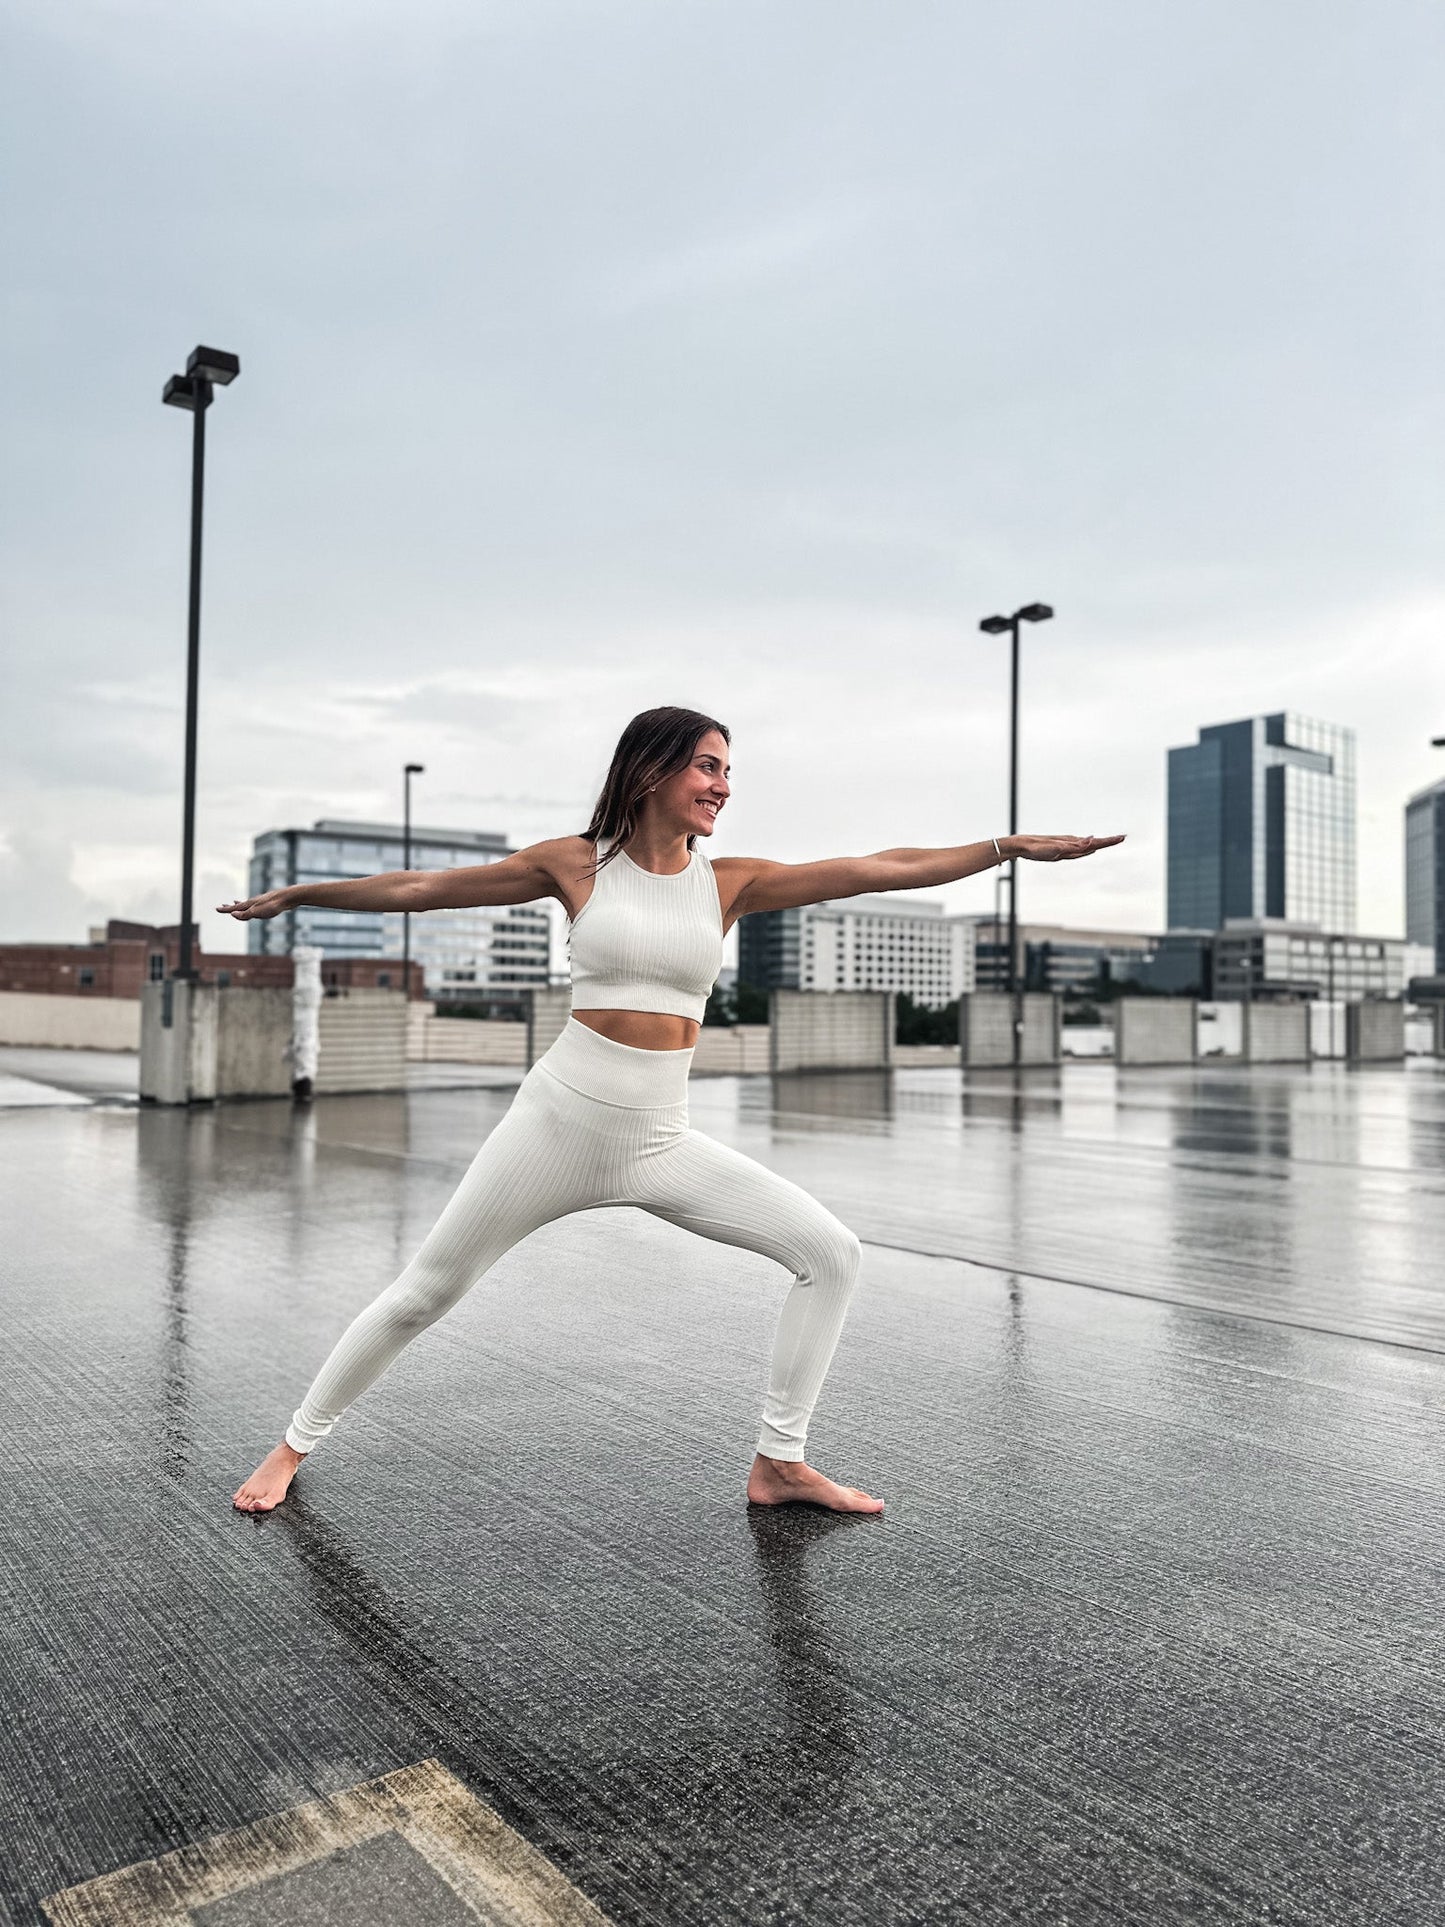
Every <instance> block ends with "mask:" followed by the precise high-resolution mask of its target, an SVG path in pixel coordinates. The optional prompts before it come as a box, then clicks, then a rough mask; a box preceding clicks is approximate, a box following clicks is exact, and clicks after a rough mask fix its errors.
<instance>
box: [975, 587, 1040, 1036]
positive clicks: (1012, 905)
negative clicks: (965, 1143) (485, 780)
mask: <svg viewBox="0 0 1445 1927" xmlns="http://www.w3.org/2000/svg"><path fill="white" fill-rule="evenodd" d="M1053 613H1054V612H1053V610H1052V609H1051V608H1050V607H1049V605H1048V603H1047V602H1026V603H1025V604H1024V606H1023V608H1022V609H1015V610H1014V612H1013V614H1012V615H1011V616H985V617H984V619H983V621H982V622H981V623H980V624H979V625H978V626H979V628H980V629H982V630H983V632H984V633H985V635H990V636H1001V635H1002V634H1003V633H1004V631H1005V630H1007V631H1008V633H1009V636H1010V637H1011V639H1012V646H1011V648H1010V651H1009V728H1008V833H1009V835H1010V836H1017V835H1018V833H1019V624H1020V623H1021V622H1047V621H1048V620H1049V619H1050V617H1051V616H1052V615H1053ZM1018 870H1019V865H1018V858H1017V857H1014V856H1011V857H1010V858H1009V865H1008V977H1009V989H1010V990H1011V991H1012V992H1013V1000H1014V1021H1013V1032H1014V1051H1013V1057H1014V1067H1015V1069H1017V1067H1018V1065H1019V1063H1020V1062H1021V1061H1022V1058H1023V1047H1024V999H1023V980H1022V973H1021V972H1020V970H1019V876H1018Z"/></svg>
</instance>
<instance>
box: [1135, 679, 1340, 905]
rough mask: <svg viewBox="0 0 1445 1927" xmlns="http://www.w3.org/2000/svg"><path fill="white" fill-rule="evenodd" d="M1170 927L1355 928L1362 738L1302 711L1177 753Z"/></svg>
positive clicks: (1204, 739) (1213, 732) (1203, 733)
mask: <svg viewBox="0 0 1445 1927" xmlns="http://www.w3.org/2000/svg"><path fill="white" fill-rule="evenodd" d="M1168 862H1169V885H1168V896H1169V927H1170V929H1171V930H1218V929H1220V928H1221V926H1222V925H1223V924H1224V923H1225V921H1226V919H1228V918H1231V917H1275V918H1280V917H1282V918H1285V919H1287V920H1288V921H1289V922H1291V923H1317V924H1319V925H1320V926H1321V927H1322V928H1323V929H1326V930H1334V931H1351V930H1353V929H1354V928H1355V733H1354V731H1353V730H1351V729H1345V728H1343V727H1342V726H1341V725H1339V724H1337V723H1322V722H1317V721H1315V720H1314V719H1313V718H1311V717H1308V716H1298V715H1296V714H1295V713H1294V712H1293V711H1292V710H1285V711H1281V712H1280V713H1279V714H1277V715H1273V716H1252V717H1248V718H1246V719H1245V720H1244V721H1243V722H1237V723H1215V724H1212V725H1211V726H1210V727H1209V728H1207V729H1201V730H1200V732H1199V741H1198V742H1197V743H1194V744H1190V745H1188V746H1187V747H1184V748H1180V749H1171V750H1170V752H1169V857H1168Z"/></svg>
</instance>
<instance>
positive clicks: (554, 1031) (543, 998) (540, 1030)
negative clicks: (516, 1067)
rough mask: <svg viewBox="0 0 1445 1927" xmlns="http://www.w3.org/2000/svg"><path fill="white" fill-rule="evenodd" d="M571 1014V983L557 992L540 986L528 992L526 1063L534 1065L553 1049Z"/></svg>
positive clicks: (560, 987)
mask: <svg viewBox="0 0 1445 1927" xmlns="http://www.w3.org/2000/svg"><path fill="white" fill-rule="evenodd" d="M571 1015H572V987H571V985H570V984H565V985H561V986H559V987H558V988H557V989H543V988H541V987H540V986H538V987H537V988H535V989H532V990H529V991H528V992H527V1062H528V1063H529V1064H535V1063H536V1061H537V1059H538V1058H539V1057H541V1056H543V1055H544V1054H545V1053H546V1052H547V1051H549V1050H551V1048H552V1046H553V1045H554V1044H555V1043H556V1041H557V1039H558V1038H559V1037H560V1036H561V1035H562V1032H563V1031H564V1030H565V1029H566V1027H567V1019H568V1018H569V1017H570V1016H571Z"/></svg>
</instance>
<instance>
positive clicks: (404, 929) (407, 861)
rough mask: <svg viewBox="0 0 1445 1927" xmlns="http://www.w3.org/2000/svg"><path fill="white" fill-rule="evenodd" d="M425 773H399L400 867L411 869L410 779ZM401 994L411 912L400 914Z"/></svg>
mask: <svg viewBox="0 0 1445 1927" xmlns="http://www.w3.org/2000/svg"><path fill="white" fill-rule="evenodd" d="M425 772H426V765H425V764H424V763H407V764H406V765H405V766H404V767H403V769H402V773H401V789H402V805H401V867H402V869H403V870H409V869H410V868H411V779H412V777H413V776H422V775H424V774H425ZM401 994H402V996H403V997H405V998H406V999H408V1007H410V1006H409V1000H410V998H411V912H410V910H403V911H402V913H401ZM408 1021H410V1020H408Z"/></svg>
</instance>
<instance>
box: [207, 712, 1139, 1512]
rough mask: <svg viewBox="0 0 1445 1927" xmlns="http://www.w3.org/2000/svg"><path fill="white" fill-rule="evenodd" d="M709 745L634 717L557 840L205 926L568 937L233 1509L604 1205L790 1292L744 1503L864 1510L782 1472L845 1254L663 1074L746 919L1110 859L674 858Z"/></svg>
mask: <svg viewBox="0 0 1445 1927" xmlns="http://www.w3.org/2000/svg"><path fill="white" fill-rule="evenodd" d="M730 741H731V738H730V736H729V734H728V731H727V730H726V729H725V728H724V727H723V725H722V724H721V723H719V722H714V721H713V719H712V718H711V717H709V716H701V715H699V714H698V713H697V712H696V711H695V710H691V709H672V708H666V709H649V710H646V711H645V712H644V713H643V714H642V715H640V716H634V717H633V719H632V721H631V722H630V723H629V724H628V725H627V728H626V729H625V730H624V731H623V732H622V737H621V740H620V741H619V742H618V745H617V750H616V753H615V755H614V756H613V758H612V767H611V769H610V770H609V771H608V773H607V781H606V783H605V785H604V786H603V790H602V794H601V796H600V797H599V799H598V802H597V807H596V809H595V810H594V811H593V814H592V821H591V822H590V823H589V824H588V826H587V829H586V831H585V833H584V834H583V835H581V836H560V837H556V838H554V839H553V840H552V841H551V842H548V843H535V844H533V845H532V847H531V848H530V849H526V850H518V851H517V852H515V854H514V855H512V856H509V857H506V858H504V859H503V860H502V861H501V862H498V863H487V864H482V865H479V866H477V867H476V868H471V869H459V870H433V871H416V870H398V871H392V872H389V873H388V874H386V875H384V876H375V877H362V878H360V879H358V880H357V881H354V882H339V883H320V884H295V885H292V886H291V887H289V888H287V889H284V890H270V891H267V892H266V894H265V895H264V896H259V897H251V898H249V899H247V900H246V901H245V902H241V903H230V904H221V905H220V906H218V907H219V908H220V909H221V910H223V911H225V912H228V913H229V914H230V915H231V916H233V917H236V918H237V919H239V920H240V921H242V922H244V921H246V920H248V919H249V918H252V917H274V916H279V915H280V913H281V912H282V911H283V910H289V909H293V908H295V907H296V906H297V905H298V904H323V905H329V906H330V907H331V908H333V909H338V910H411V911H417V910H438V909H455V908H462V907H465V906H470V905H479V904H505V903H532V902H535V901H537V900H538V899H539V898H542V897H555V898H556V899H557V900H558V902H559V903H560V904H561V905H562V907H563V909H564V910H565V911H566V913H567V917H568V920H569V926H570V927H569V935H568V945H569V950H570V954H571V962H572V1016H571V1018H570V1019H569V1020H568V1023H567V1025H566V1027H565V1029H564V1030H563V1032H562V1034H561V1036H560V1037H559V1038H558V1040H557V1042H556V1043H555V1044H554V1045H553V1046H552V1048H551V1049H550V1050H549V1051H547V1052H546V1054H545V1055H544V1056H543V1057H541V1058H540V1059H539V1060H538V1061H537V1063H535V1064H534V1065H533V1066H532V1068H531V1070H530V1071H528V1073H527V1075H526V1077H525V1078H524V1079H523V1080H522V1084H521V1087H520V1089H519V1090H518V1092H517V1095H516V1097H515V1098H514V1099H513V1101H512V1104H511V1107H510V1109H509V1110H508V1112H507V1115H506V1116H505V1117H504V1118H503V1119H502V1121H501V1123H500V1124H498V1125H497V1127H496V1128H495V1130H494V1131H493V1132H492V1134H491V1136H490V1137H489V1138H488V1139H487V1140H486V1142H485V1143H484V1144H483V1145H482V1148H481V1150H480V1151H478V1153H477V1155H476V1157H475V1159H474V1160H473V1162H472V1165H471V1168H470V1169H469V1170H468V1172H467V1174H466V1176H465V1177H464V1178H463V1179H462V1181H461V1184H460V1185H459V1186H458V1187H457V1190H456V1192H455V1194H454V1195H453V1197H452V1199H451V1201H450V1202H449V1203H448V1205H447V1206H446V1208H445V1210H444V1211H443V1212H442V1215H441V1217H440V1218H439V1219H438V1220H437V1223H436V1225H435V1226H434V1227H433V1229H432V1231H431V1232H430V1233H429V1234H428V1236H427V1238H426V1241H425V1242H424V1244H423V1245H422V1247H421V1250H420V1251H419V1252H418V1253H417V1254H416V1256H415V1257H414V1258H413V1259H412V1261H411V1263H410V1264H409V1265H408V1266H407V1268H406V1270H405V1271H403V1272H402V1274H401V1276H400V1277H399V1278H398V1279H397V1280H396V1282H395V1283H394V1284H393V1285H391V1286H390V1287H389V1288H388V1289H387V1290H386V1291H384V1292H383V1293H382V1294H381V1296H380V1297H379V1298H378V1299H376V1300H375V1302H374V1303H372V1304H371V1305H369V1306H368V1307H367V1308H366V1310H365V1311H363V1312H362V1313H360V1315H359V1316H358V1317H357V1318H356V1319H354V1320H353V1322H352V1323H351V1325H350V1326H349V1327H348V1328H347V1330H346V1331H345V1332H344V1333H343V1334H342V1336H341V1338H340V1339H339V1341H338V1342H337V1344H336V1346H335V1348H334V1350H333V1351H332V1353H331V1355H330V1357H329V1358H328V1359H327V1360H326V1363H325V1364H324V1365H323V1366H322V1367H321V1370H320V1372H319V1373H318V1374H317V1377H316V1379H315V1381H314V1382H313V1384H312V1386H311V1389H310V1390H309V1391H308V1392H307V1394H306V1397H305V1398H304V1399H303V1400H302V1402H301V1405H300V1407H299V1408H298V1410H297V1411H296V1413H295V1415H294V1417H293V1418H292V1421H291V1424H290V1425H289V1426H288V1427H287V1429H286V1434H285V1437H284V1439H283V1440H282V1442H281V1443H280V1444H279V1445H278V1446H277V1447H276V1448H275V1450H274V1451H272V1452H271V1453H269V1454H268V1456H267V1457H266V1458H265V1459H263V1460H262V1462H261V1464H260V1465H259V1466H258V1467H257V1468H256V1470H255V1471H254V1472H253V1473H252V1474H251V1476H250V1478H249V1479H247V1480H246V1482H245V1484H244V1485H242V1486H241V1487H240V1489H239V1490H238V1491H237V1492H236V1494H235V1495H234V1498H233V1501H232V1503H233V1504H234V1505H235V1506H236V1507H237V1508H238V1510H240V1511H242V1512H269V1511H270V1510H271V1508H272V1507H273V1506H276V1505H279V1504H280V1502H281V1500H282V1499H283V1498H284V1497H285V1496H286V1491H287V1488H288V1487H289V1486H290V1483H291V1480H292V1478H293V1477H294V1475H295V1472H296V1468H297V1466H298V1465H299V1464H300V1463H301V1461H302V1459H303V1458H305V1457H306V1455H307V1454H308V1453H309V1452H310V1451H311V1450H312V1449H313V1448H314V1447H315V1446H316V1445H317V1444H319V1443H320V1441H321V1440H322V1439H323V1438H325V1437H326V1436H327V1435H328V1433H329V1432H330V1431H331V1429H332V1427H333V1426H334V1425H335V1423H336V1421H337V1419H338V1418H339V1417H340V1416H341V1414H342V1412H343V1411H345V1409H346V1407H347V1406H348V1405H349V1404H350V1403H351V1401H352V1400H353V1399H354V1398H356V1397H357V1396H358V1394H360V1393H361V1392H363V1391H365V1389H366V1387H367V1386H368V1385H370V1384H371V1383H372V1382H373V1380H375V1379H376V1378H377V1377H378V1376H379V1375H380V1374H381V1372H382V1371H384V1370H385V1368H386V1367H387V1365H389V1364H390V1363H391V1361H392V1359H394V1358H395V1357H396V1355H397V1353H398V1352H400V1350H401V1349H402V1347H403V1346H404V1345H405V1344H406V1343H407V1342H408V1340H410V1339H412V1338H414V1337H415V1336H416V1334H417V1333H418V1332H420V1331H423V1330H425V1328H426V1327H427V1326H428V1325H430V1324H433V1323H434V1322H435V1321H436V1320H437V1319H438V1318H440V1317H441V1316H442V1314H443V1313H444V1312H446V1311H449V1310H450V1309H451V1307H452V1306H453V1305H455V1304H456V1303H457V1301H458V1299H460V1298H461V1297H462V1296H463V1295H464V1293H466V1292H467V1291H468V1290H469V1289H470V1288H471V1286H472V1285H474V1284H475V1283H476V1282H477V1280H478V1279H479V1278H480V1277H481V1276H482V1274H483V1273H484V1272H486V1271H487V1270H489V1269H490V1267H491V1266H492V1265H494V1264H495V1263H496V1261H497V1260H498V1258H500V1257H501V1256H502V1254H503V1252H505V1251H508V1250H510V1248H511V1247H512V1246H513V1245H514V1244H516V1243H517V1242H518V1241H519V1240H520V1239H522V1238H525V1237H526V1235H527V1233H528V1232H529V1231H535V1230H536V1229H537V1227H538V1226H539V1225H543V1224H547V1223H549V1222H550V1221H551V1220H552V1219H554V1218H560V1217H563V1216H565V1215H566V1214H567V1213H568V1212H571V1211H581V1210H586V1209H588V1208H589V1207H592V1206H597V1205H617V1204H631V1205H638V1206H640V1207H641V1208H642V1209H643V1210H645V1211H650V1212H652V1213H654V1215H655V1216H657V1217H660V1218H666V1219H667V1220H668V1221H669V1222H670V1223H672V1224H678V1225H684V1226H686V1228H687V1229H688V1230H690V1231H697V1232H700V1233H701V1234H702V1236H703V1237H705V1238H715V1239H717V1240H719V1241H720V1242H721V1243H724V1244H732V1245H740V1246H742V1247H744V1248H745V1249H747V1250H749V1251H760V1252H763V1253H765V1254H766V1255H767V1256H768V1257H770V1258H776V1259H777V1260H778V1262H779V1263H780V1264H782V1265H784V1266H786V1268H787V1269H788V1270H789V1271H791V1272H792V1274H793V1285H792V1289H791V1290H790V1291H789V1293H788V1296H787V1298H786V1299H785V1301H784V1304H783V1310H782V1315H781V1317H780V1319H779V1321H778V1329H777V1338H776V1342H775V1344H774V1347H773V1359H772V1369H771V1375H770V1377H769V1380H768V1394H767V1401H766V1404H765V1406H764V1409H763V1420H762V1430H761V1434H760V1436H759V1439H758V1445H757V1453H756V1456H755V1457H754V1459H753V1464H752V1469H751V1471H750V1472H749V1474H748V1483H747V1496H748V1499H749V1501H750V1502H752V1503H753V1504H756V1505H783V1504H787V1503H789V1502H792V1501H798V1500H802V1501H805V1502H810V1503H812V1504H814V1505H820V1506H826V1507H829V1508H830V1509H832V1510H833V1511H836V1512H881V1511H882V1510H883V1502H882V1500H881V1499H874V1498H870V1497H869V1495H868V1494H867V1493H866V1492H860V1491H858V1490H857V1489H856V1488H854V1487H853V1486H846V1485H839V1484H836V1483H835V1482H834V1481H833V1480H832V1479H829V1478H825V1477H824V1475H823V1474H822V1473H821V1472H818V1471H815V1470H814V1468H813V1467H812V1466H810V1465H808V1464H807V1462H806V1460H805V1458H804V1447H805V1441H806V1438H807V1430H808V1419H809V1416H810V1414H811V1413H812V1410H813V1405H814V1402H815V1401H816V1399H817V1396H818V1393H819V1391H820V1389H821V1387H822V1383H823V1377H824V1374H825V1373H826V1372H827V1369H828V1366H829V1363H830V1362H831V1360H832V1357H833V1351H834V1347H835V1346H836V1345H837V1342H838V1333H839V1331H840V1329H841V1328H842V1324H843V1315H844V1313H845V1312H846V1310H847V1308H848V1300H849V1297H850V1296H851V1294H852V1290H853V1282H854V1279H855V1277H856V1275H857V1270H858V1259H859V1244H858V1240H857V1239H856V1238H855V1237H854V1235H853V1233H852V1232H851V1231H849V1230H848V1229H847V1228H846V1226H844V1225H842V1224H840V1223H839V1221H838V1220H837V1219H836V1218H835V1217H834V1216H833V1214H832V1212H831V1211H827V1210H825V1209H824V1208H823V1206H822V1205H820V1204H819V1203H818V1202H817V1201H816V1200H815V1199H813V1198H811V1197H809V1195H808V1193H807V1192H806V1191H803V1190H802V1189H800V1187H799V1186H798V1185H796V1184H792V1183H790V1182H789V1181H788V1179H786V1178H782V1177H779V1176H778V1175H777V1174H776V1173H775V1172H772V1171H769V1170H767V1169H766V1168H765V1167H764V1166H762V1165H760V1164H757V1163H755V1162H754V1161H753V1160H752V1159H751V1158H747V1157H744V1156H743V1155H742V1154H741V1152H738V1151H734V1150H730V1149H729V1148H728V1147H727V1146H725V1145H722V1144H717V1143H715V1142H714V1141H713V1140H712V1139H711V1138H706V1137H703V1136H702V1135H701V1134H700V1133H699V1132H697V1131H692V1130H689V1128H688V1123H687V1074H688V1069H689V1066H690V1064H691V1062H692V1052H693V1046H694V1044H695V1043H696V1041H697V1033H698V1028H699V1025H700V1022H701V1019H702V1014H703V1008H704V1006H705V1004H706V1002H707V999H708V994H709V992H710V991H711V990H712V987H713V985H714V983H715V982H716V980H717V974H718V968H719V966H720V964H721V961H722V944H723V937H724V935H725V934H726V932H727V931H728V930H729V929H730V928H731V926H732V925H733V924H734V923H736V921H737V920H738V918H739V917H741V916H746V915H747V914H748V913H749V912H752V911H759V910H786V909H790V908H793V907H795V906H797V905H800V904H806V903H820V902H822V901H823V900H824V899H825V898H828V897H849V896H857V895H859V894H860V893H862V892H863V891H869V890H911V889H918V888H920V887H922V886H924V885H927V884H938V883H952V882H955V881H956V880H957V879H958V878H959V877H966V876H972V875H974V874H975V873H976V872H977V871H979V870H986V869H989V868H991V867H992V866H993V865H994V864H997V863H1001V862H1006V861H1007V860H1008V859H1009V858H1010V857H1012V856H1021V857H1031V858H1034V859H1037V860H1041V861H1044V862H1059V861H1061V860H1064V859H1068V858H1072V857H1080V856H1087V855H1088V854H1089V853H1090V852H1091V851H1093V850H1097V849H1102V848H1103V847H1104V846H1105V845H1106V844H1110V843H1117V842H1119V841H1121V839H1120V838H1119V837H1093V836H1084V837H1075V836H1019V837H1010V838H1005V839H1004V841H1005V842H1007V843H1008V845H1009V847H1008V849H1007V850H1005V849H1004V848H1003V847H1002V844H1001V843H1000V842H999V840H998V839H997V838H992V839H990V840H989V841H988V842H986V843H969V844H964V845H963V846H962V847H961V848H958V849H952V850H884V851H882V852H881V853H880V854H878V855H877V856H864V857H839V858H837V859H835V860H833V861H831V862H823V863H770V862H767V861H766V860H764V859H761V858H757V857H723V858H721V859H719V861H718V862H717V863H716V864H712V863H710V862H709V861H708V859H707V858H706V857H705V856H704V855H703V854H702V852H701V850H699V849H698V848H697V847H696V845H697V839H698V838H699V837H700V836H703V837H708V836H711V835H712V833H713V830H714V828H715V827H716V824H717V819H718V814H719V812H720V811H721V809H722V807H723V805H724V804H725V803H726V802H727V799H728V795H729V787H728V775H729V765H728V746H729V743H730Z"/></svg>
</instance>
